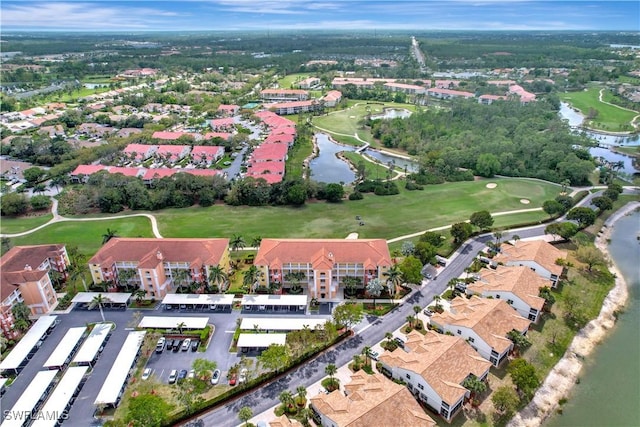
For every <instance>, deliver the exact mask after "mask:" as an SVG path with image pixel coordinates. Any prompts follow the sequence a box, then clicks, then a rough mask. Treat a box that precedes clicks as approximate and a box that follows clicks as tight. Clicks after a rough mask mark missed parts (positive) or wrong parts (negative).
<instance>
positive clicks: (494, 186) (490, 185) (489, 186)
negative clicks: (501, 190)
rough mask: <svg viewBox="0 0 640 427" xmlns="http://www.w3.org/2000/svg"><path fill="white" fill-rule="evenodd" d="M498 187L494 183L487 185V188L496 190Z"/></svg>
mask: <svg viewBox="0 0 640 427" xmlns="http://www.w3.org/2000/svg"><path fill="white" fill-rule="evenodd" d="M497 186H498V184H496V183H495V182H490V183H488V184H487V188H496V187H497Z"/></svg>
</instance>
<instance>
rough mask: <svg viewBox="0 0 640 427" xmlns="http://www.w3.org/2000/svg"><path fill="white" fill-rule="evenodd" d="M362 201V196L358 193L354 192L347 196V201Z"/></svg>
mask: <svg viewBox="0 0 640 427" xmlns="http://www.w3.org/2000/svg"><path fill="white" fill-rule="evenodd" d="M362 199H364V196H363V195H362V193H361V192H359V191H354V192H353V193H351V194H349V200H362Z"/></svg>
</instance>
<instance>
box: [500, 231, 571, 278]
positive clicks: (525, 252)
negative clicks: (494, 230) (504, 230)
mask: <svg viewBox="0 0 640 427" xmlns="http://www.w3.org/2000/svg"><path fill="white" fill-rule="evenodd" d="M566 258H567V253H566V252H564V251H561V250H560V249H557V248H556V247H555V246H553V245H552V244H550V243H547V242H545V241H544V240H529V241H522V240H517V241H515V242H514V243H513V244H511V243H503V244H502V245H501V246H500V252H498V254H497V255H496V256H495V257H494V258H493V259H494V261H496V262H498V263H503V264H504V265H509V266H514V265H524V266H527V267H529V268H530V269H531V270H533V271H535V273H536V274H537V275H538V276H541V277H544V278H545V279H548V280H549V281H550V282H551V287H552V288H555V287H556V286H557V285H558V281H559V280H560V277H561V276H562V273H563V272H564V267H563V266H562V265H559V264H558V263H557V261H558V260H565V259H566Z"/></svg>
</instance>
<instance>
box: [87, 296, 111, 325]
mask: <svg viewBox="0 0 640 427" xmlns="http://www.w3.org/2000/svg"><path fill="white" fill-rule="evenodd" d="M109 301H110V300H109V297H105V296H103V295H102V294H98V295H96V296H95V297H93V299H92V300H91V303H89V310H93V309H94V308H95V307H96V306H97V307H98V308H99V309H100V317H102V321H103V322H104V321H105V320H104V311H102V306H104V305H105V304H106V303H107V302H109Z"/></svg>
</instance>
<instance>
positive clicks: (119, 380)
mask: <svg viewBox="0 0 640 427" xmlns="http://www.w3.org/2000/svg"><path fill="white" fill-rule="evenodd" d="M146 333H147V332H146V331H133V332H129V334H128V335H127V339H126V340H125V341H124V344H122V348H121V349H120V353H118V356H116V360H115V361H114V362H113V366H112V367H111V370H110V371H109V374H108V375H107V378H106V379H105V380H104V384H103V385H102V388H101V389H100V392H98V396H97V397H96V400H95V401H94V402H93V404H94V405H104V406H105V407H107V406H112V407H114V408H115V407H116V406H118V403H120V399H121V398H122V394H123V393H124V388H125V387H126V385H127V381H128V380H129V377H131V373H132V368H133V367H134V364H135V363H136V360H137V359H138V356H139V355H140V347H142V343H143V341H144V336H145V334H146Z"/></svg>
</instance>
